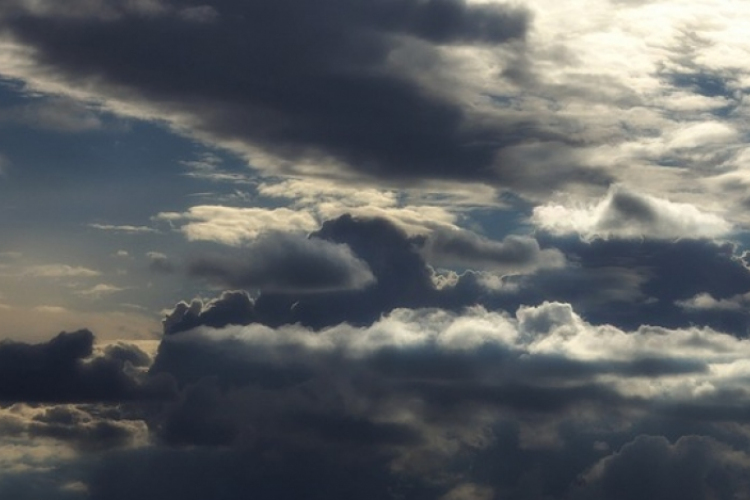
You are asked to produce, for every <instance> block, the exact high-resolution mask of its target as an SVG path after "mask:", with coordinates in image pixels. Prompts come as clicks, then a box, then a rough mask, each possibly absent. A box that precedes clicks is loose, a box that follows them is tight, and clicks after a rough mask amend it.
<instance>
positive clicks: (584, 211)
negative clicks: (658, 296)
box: [531, 186, 732, 239]
mask: <svg viewBox="0 0 750 500" xmlns="http://www.w3.org/2000/svg"><path fill="white" fill-rule="evenodd" d="M531 222H532V223H533V224H535V225H536V226H537V227H538V228H540V229H543V230H545V231H549V232H551V233H553V234H557V235H564V234H579V235H580V236H581V237H582V238H585V239H593V238H605V239H606V238H656V239H675V238H686V237H687V238H714V237H718V236H722V235H725V234H727V233H728V232H729V231H730V230H731V229H732V227H731V225H730V224H729V223H728V222H726V221H725V220H723V219H722V218H721V217H719V216H717V215H714V214H710V213H704V212H701V211H700V210H698V209H697V208H696V207H694V206H692V205H689V204H685V203H676V202H671V201H668V200H662V199H659V198H655V197H652V196H648V195H644V194H638V193H635V192H632V191H630V190H628V189H626V188H624V187H622V186H614V187H612V188H611V189H610V190H609V192H608V194H607V196H606V197H605V198H604V199H603V200H602V201H600V202H599V203H597V204H596V205H591V206H588V207H584V208H573V207H566V206H563V205H556V204H548V205H543V206H539V207H536V208H535V209H534V212H533V214H532V217H531Z"/></svg>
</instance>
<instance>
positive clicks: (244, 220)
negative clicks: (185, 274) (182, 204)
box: [156, 205, 317, 246]
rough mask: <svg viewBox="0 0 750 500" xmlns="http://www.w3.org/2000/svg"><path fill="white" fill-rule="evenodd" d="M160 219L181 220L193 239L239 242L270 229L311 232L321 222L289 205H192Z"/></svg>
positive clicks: (189, 236) (183, 228) (228, 242)
mask: <svg viewBox="0 0 750 500" xmlns="http://www.w3.org/2000/svg"><path fill="white" fill-rule="evenodd" d="M156 220H162V221H168V222H170V224H171V223H176V224H180V223H181V222H182V221H187V222H186V223H184V224H183V225H181V227H180V230H181V231H182V233H183V234H184V235H185V236H186V237H187V238H188V239H189V240H208V241H215V242H218V243H224V244H226V245H233V246H239V245H241V244H243V243H245V242H248V241H252V240H254V239H256V238H258V237H259V236H260V235H261V234H262V233H264V232H268V231H289V232H309V231H312V230H313V229H315V228H316V227H317V222H316V221H315V219H314V218H313V216H312V215H310V214H309V213H307V212H302V211H296V210H290V209H288V208H277V209H266V208H234V207H222V206H207V205H203V206H197V207H191V208H190V209H189V210H188V211H187V212H185V213H175V212H163V213H160V214H159V215H157V216H156Z"/></svg>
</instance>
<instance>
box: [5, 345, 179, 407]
mask: <svg viewBox="0 0 750 500" xmlns="http://www.w3.org/2000/svg"><path fill="white" fill-rule="evenodd" d="M93 346H94V335H93V334H92V333H91V332H90V331H88V330H79V331H76V332H72V333H65V332H63V333H60V334H59V335H57V336H56V337H54V338H53V339H52V340H50V341H48V342H46V343H42V344H26V343H23V342H15V341H9V340H5V341H3V342H0V360H2V362H1V363H0V374H1V375H2V377H0V378H1V379H2V382H0V400H2V401H5V402H58V403H66V402H67V403H74V402H104V401H109V402H111V401H124V400H131V399H139V398H147V399H148V398H156V397H163V396H165V395H167V394H168V392H169V385H168V384H164V383H162V382H163V381H162V382H160V381H155V383H154V382H151V381H144V380H139V379H138V378H135V377H133V375H132V374H130V373H129V372H128V371H127V370H126V366H125V363H124V361H123V360H122V359H121V356H111V354H112V352H108V353H105V355H104V356H99V357H94V358H92V359H87V358H90V357H91V355H92V354H93V352H94V351H93Z"/></svg>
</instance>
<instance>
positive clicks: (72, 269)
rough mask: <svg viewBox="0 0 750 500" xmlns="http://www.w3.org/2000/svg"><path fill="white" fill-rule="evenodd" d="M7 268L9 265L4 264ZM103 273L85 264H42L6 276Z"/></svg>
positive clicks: (69, 276) (96, 274)
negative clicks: (84, 265)
mask: <svg viewBox="0 0 750 500" xmlns="http://www.w3.org/2000/svg"><path fill="white" fill-rule="evenodd" d="M2 267H4V268H7V267H8V266H2ZM100 274H101V273H100V272H99V271H95V270H93V269H89V268H87V267H83V266H69V265H67V264H41V265H34V266H27V267H25V268H22V269H21V271H19V272H15V273H11V274H6V276H31V277H35V278H76V277H81V278H91V277H94V276H99V275H100Z"/></svg>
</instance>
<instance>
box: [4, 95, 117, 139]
mask: <svg viewBox="0 0 750 500" xmlns="http://www.w3.org/2000/svg"><path fill="white" fill-rule="evenodd" d="M19 124H20V125H26V126H29V127H34V128H40V129H47V130H53V131H57V132H67V133H77V132H86V131H90V130H98V129H101V128H103V127H104V124H103V123H102V121H101V119H100V118H99V116H98V115H97V114H96V113H94V112H93V111H91V110H90V109H87V108H86V107H85V106H83V105H82V104H81V103H78V102H76V101H74V100H69V99H60V98H57V99H54V98H53V99H46V100H35V101H31V102H29V103H27V104H20V105H15V106H8V107H4V108H0V125H5V126H8V125H19Z"/></svg>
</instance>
